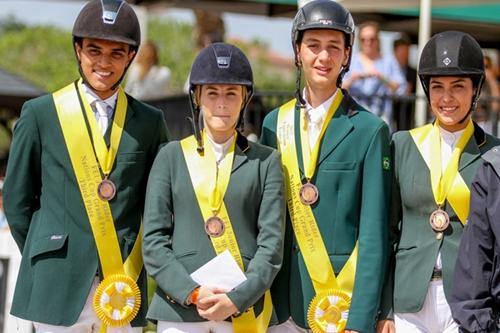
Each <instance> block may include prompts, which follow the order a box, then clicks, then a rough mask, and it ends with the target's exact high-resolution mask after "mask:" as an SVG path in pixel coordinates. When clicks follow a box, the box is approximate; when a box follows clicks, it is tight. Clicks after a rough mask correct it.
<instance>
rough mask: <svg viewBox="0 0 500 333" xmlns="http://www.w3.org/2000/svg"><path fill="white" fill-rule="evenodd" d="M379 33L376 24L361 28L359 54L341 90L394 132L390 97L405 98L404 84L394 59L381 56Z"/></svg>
mask: <svg viewBox="0 0 500 333" xmlns="http://www.w3.org/2000/svg"><path fill="white" fill-rule="evenodd" d="M379 32H380V27H379V25H378V23H376V22H366V23H363V24H362V25H361V26H360V28H359V44H360V52H359V53H358V54H356V55H354V57H353V58H352V62H351V67H350V70H349V72H347V74H346V77H345V79H344V84H343V87H344V88H345V89H348V90H349V92H350V93H351V95H353V96H354V97H355V98H357V100H358V101H359V102H360V103H361V104H363V105H364V106H366V107H367V108H368V110H369V111H371V112H373V113H375V114H376V115H378V116H380V117H381V118H382V119H383V120H384V121H385V122H386V123H387V124H388V125H389V127H390V128H391V129H394V126H393V124H392V98H391V96H392V95H394V94H396V95H402V94H404V92H405V91H406V80H405V78H404V76H403V74H402V72H401V70H400V68H399V65H398V63H397V62H396V60H395V59H394V57H393V56H382V54H381V53H380V39H379Z"/></svg>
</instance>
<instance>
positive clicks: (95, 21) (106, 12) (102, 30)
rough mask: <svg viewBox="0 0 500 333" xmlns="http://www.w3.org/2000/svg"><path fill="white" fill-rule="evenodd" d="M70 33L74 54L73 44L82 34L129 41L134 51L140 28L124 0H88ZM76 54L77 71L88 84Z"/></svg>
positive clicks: (137, 45)
mask: <svg viewBox="0 0 500 333" xmlns="http://www.w3.org/2000/svg"><path fill="white" fill-rule="evenodd" d="M72 34H73V48H74V49H75V54H76V47H75V45H74V44H75V43H76V42H77V41H78V40H80V39H82V38H95V39H103V40H108V41H112V42H119V43H125V44H128V45H130V47H131V49H132V50H133V51H135V52H136V54H137V50H138V48H139V45H140V44H141V29H140V26H139V20H138V19H137V15H136V14H135V12H134V10H133V9H132V7H131V6H130V5H129V4H128V3H127V2H125V1H123V0H92V1H90V2H88V3H87V4H86V5H85V6H84V7H83V9H82V10H81V11H80V14H78V17H77V18H76V21H75V24H74V26H73V32H72ZM76 56H77V60H78V69H79V71H80V75H81V76H82V79H83V81H84V82H85V83H86V84H87V85H89V86H90V84H89V82H88V80H87V79H86V77H85V75H84V73H83V71H82V67H81V63H80V60H79V59H78V55H76ZM134 57H135V55H134ZM132 60H133V58H132ZM130 63H132V61H130ZM130 63H129V65H128V66H127V68H125V71H124V72H123V75H122V77H121V78H120V79H119V80H118V82H117V83H116V84H115V85H114V86H113V89H114V88H116V87H117V86H118V85H119V84H120V82H121V81H122V80H123V77H124V76H125V73H126V71H127V69H128V67H129V66H130Z"/></svg>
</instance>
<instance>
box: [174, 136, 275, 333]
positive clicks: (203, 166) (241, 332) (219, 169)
mask: <svg viewBox="0 0 500 333" xmlns="http://www.w3.org/2000/svg"><path fill="white" fill-rule="evenodd" d="M203 135H205V134H203ZM236 135H237V134H235V136H234V139H233V142H232V144H231V147H230V149H229V151H228V153H227V155H226V156H225V157H224V159H223V160H222V161H221V162H220V163H219V165H218V166H217V162H216V158H215V154H214V152H213V149H212V147H211V146H210V143H208V144H207V141H208V140H203V142H204V148H205V149H204V153H199V152H198V151H197V147H198V146H197V141H196V139H195V137H194V136H190V137H188V138H186V139H184V140H182V141H181V147H182V151H183V154H184V158H185V160H186V164H187V167H188V171H189V176H190V178H191V183H192V185H193V188H194V191H195V195H196V200H197V201H198V205H199V207H200V210H201V213H202V216H203V219H204V221H208V219H209V218H210V217H212V216H213V215H214V214H216V215H217V217H218V218H220V219H221V220H222V221H223V223H224V233H223V234H222V235H220V236H218V237H210V239H211V241H212V245H213V247H214V249H215V252H216V253H217V255H219V254H221V253H222V252H224V251H225V250H229V252H230V253H231V255H232V256H233V258H234V259H235V261H236V262H237V263H238V266H239V267H240V268H241V270H242V271H244V270H245V268H244V266H243V258H242V256H241V253H240V249H239V246H238V241H237V239H236V235H235V233H234V230H233V228H232V225H231V220H230V218H229V214H228V212H227V209H226V205H225V204H224V200H223V199H224V195H225V193H226V189H227V186H228V184H229V179H230V177H231V170H232V166H233V160H234V150H235V143H236ZM271 315H272V301H271V294H270V293H269V291H266V292H265V296H264V309H263V311H262V313H261V314H260V315H259V316H257V317H256V316H255V312H254V309H253V307H251V308H249V309H248V310H247V311H245V312H243V313H242V314H241V315H240V316H238V317H234V318H232V322H233V330H234V332H236V333H264V332H266V331H267V327H268V326H269V322H270V320H271Z"/></svg>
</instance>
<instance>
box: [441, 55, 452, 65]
mask: <svg viewBox="0 0 500 333" xmlns="http://www.w3.org/2000/svg"><path fill="white" fill-rule="evenodd" d="M443 64H445V66H448V65H449V64H451V60H450V58H448V57H446V58H444V59H443Z"/></svg>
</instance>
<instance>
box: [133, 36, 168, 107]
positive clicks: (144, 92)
mask: <svg viewBox="0 0 500 333" xmlns="http://www.w3.org/2000/svg"><path fill="white" fill-rule="evenodd" d="M170 76H171V74H170V69H169V68H168V67H165V66H159V65H158V49H157V47H156V45H155V44H154V43H153V42H151V41H147V42H146V43H144V45H143V46H142V47H141V49H140V50H139V53H138V54H137V58H136V60H135V62H134V63H133V65H132V66H131V67H130V70H129V74H128V77H127V83H126V84H125V91H126V92H127V93H129V94H130V95H132V96H133V97H135V98H137V99H140V100H153V99H160V98H163V97H165V96H167V95H168V94H169V92H170V88H169V85H170Z"/></svg>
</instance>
